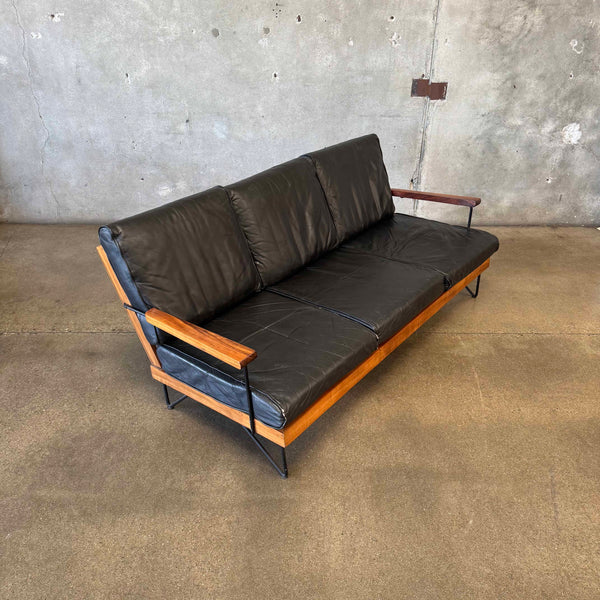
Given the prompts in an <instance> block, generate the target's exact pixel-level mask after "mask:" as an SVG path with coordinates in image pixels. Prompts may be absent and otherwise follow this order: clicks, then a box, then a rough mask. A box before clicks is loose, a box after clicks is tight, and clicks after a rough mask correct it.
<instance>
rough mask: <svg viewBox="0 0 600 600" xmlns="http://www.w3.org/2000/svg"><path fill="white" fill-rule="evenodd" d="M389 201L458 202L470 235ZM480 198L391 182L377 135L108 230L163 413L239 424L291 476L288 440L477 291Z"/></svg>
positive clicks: (113, 269)
mask: <svg viewBox="0 0 600 600" xmlns="http://www.w3.org/2000/svg"><path fill="white" fill-rule="evenodd" d="M393 196H398V197H406V198H417V199H423V200H432V201H437V202H444V203H450V204H458V205H463V206H465V207H468V208H469V222H468V226H467V227H459V226H452V225H447V224H444V223H439V222H436V221H431V220H427V219H421V218H418V217H412V216H408V215H403V214H394V203H393ZM479 202H480V200H479V199H478V198H470V197H461V196H449V195H444V194H431V193H425V192H416V191H409V190H397V189H391V188H390V185H389V181H388V176H387V172H386V169H385V165H384V162H383V156H382V152H381V148H380V145H379V140H378V138H377V136H375V135H373V134H371V135H367V136H364V137H361V138H356V139H354V140H350V141H347V142H343V143H341V144H337V145H335V146H331V147H328V148H325V149H323V150H319V151H317V152H312V153H309V154H307V155H304V156H302V157H300V158H297V159H294V160H291V161H289V162H286V163H284V164H281V165H278V166H276V167H273V168H271V169H269V170H267V171H264V172H262V173H259V174H257V175H254V176H252V177H249V178H247V179H245V180H243V181H240V182H238V183H236V184H233V185H229V186H226V187H215V188H212V189H210V190H207V191H205V192H201V193H199V194H196V195H194V196H190V197H188V198H184V199H182V200H178V201H176V202H172V203H170V204H166V205H164V206H161V207H158V208H156V209H153V210H150V211H147V212H144V213H141V214H139V215H135V216H133V217H129V218H126V219H123V220H121V221H117V222H115V223H112V224H110V225H107V226H104V227H101V228H100V230H99V238H100V246H99V247H98V252H99V253H100V256H101V258H102V261H103V263H104V266H105V267H106V269H107V271H108V273H109V276H110V277H111V280H112V282H113V284H114V285H115V287H116V289H117V292H118V294H119V297H120V299H121V301H122V302H123V304H124V305H125V307H126V308H127V309H128V314H129V317H130V319H131V321H132V324H133V325H134V327H135V329H136V332H137V334H138V336H139V338H140V341H141V342H142V344H143V346H144V349H145V351H146V353H147V355H148V358H149V360H150V363H151V374H152V377H153V378H154V379H156V380H158V381H159V382H161V383H162V384H163V385H164V392H165V400H166V403H167V406H168V407H169V408H173V407H174V406H175V404H178V403H179V402H180V401H181V400H183V399H184V398H185V397H190V398H192V399H194V400H197V401H199V402H201V403H203V404H205V405H207V406H209V407H210V408H213V409H214V410H216V411H218V412H220V413H221V414H223V415H225V416H226V417H228V418H230V419H233V420H234V421H236V422H237V423H239V424H240V425H242V427H243V428H244V430H245V431H246V432H247V433H248V434H249V435H250V437H251V438H252V439H253V441H254V442H255V443H256V444H257V446H258V447H259V449H260V450H261V451H262V452H263V453H264V454H265V456H266V457H267V459H268V460H269V462H271V464H272V465H273V466H274V467H275V469H276V470H277V471H278V473H279V474H280V475H282V476H283V477H286V476H287V463H286V456H285V448H286V446H288V445H289V444H291V443H292V442H293V441H294V439H296V437H298V435H300V434H301V433H302V432H303V431H304V430H305V429H306V428H307V427H309V426H310V425H311V424H312V423H313V422H314V421H315V420H316V419H317V418H318V417H319V416H321V415H322V414H323V413H324V412H325V411H326V410H327V409H328V408H330V407H331V406H332V405H333V404H334V403H335V402H336V401H337V400H339V398H341V397H342V396H343V395H344V394H345V393H346V392H347V391H348V390H349V389H350V388H351V387H352V386H353V385H355V384H356V383H357V382H358V381H360V379H362V377H364V376H365V375H366V374H367V373H368V372H369V371H371V370H372V369H373V368H374V367H375V366H376V365H377V364H379V362H381V361H382V360H383V359H384V358H385V357H386V356H387V355H388V354H389V353H390V352H392V351H393V350H394V349H395V348H396V347H397V346H398V345H399V344H400V343H402V342H403V341H404V340H405V339H406V338H407V337H408V336H409V335H411V334H412V333H413V332H414V331H416V329H418V327H420V326H421V325H422V324H423V323H424V322H425V321H426V320H427V319H428V318H429V317H431V316H432V315H433V314H435V313H436V312H437V311H438V310H439V309H440V308H441V307H442V306H443V305H444V304H446V303H447V302H448V301H449V300H450V299H451V298H452V297H454V296H455V295H456V294H457V293H458V292H459V291H461V290H462V289H463V288H465V287H467V286H468V284H469V283H471V282H472V281H474V280H477V288H476V291H475V292H471V290H470V289H469V288H467V289H468V290H469V291H470V292H471V295H473V296H476V295H477V293H478V290H479V281H480V276H481V273H482V272H483V270H485V269H486V268H487V267H488V265H489V259H490V256H491V255H492V254H493V253H494V252H495V251H496V250H497V249H498V240H497V238H496V237H494V236H493V235H491V234H489V233H487V232H484V231H479V230H475V229H472V228H471V227H470V222H471V215H472V211H473V208H474V207H475V206H477V205H478V204H479ZM168 387H170V388H172V389H174V390H177V391H179V392H180V393H181V394H183V396H182V397H181V398H179V399H178V400H175V401H172V400H171V399H170V397H169V393H168V389H167V388H168ZM257 435H258V436H261V437H263V438H266V439H268V440H270V441H271V442H274V443H275V444H276V445H278V446H279V447H280V448H281V461H282V464H281V466H280V465H279V464H277V462H276V461H275V460H274V458H273V457H272V456H271V454H270V453H269V452H268V450H267V449H266V447H265V446H264V445H263V443H262V442H261V441H260V440H259V438H258V437H257Z"/></svg>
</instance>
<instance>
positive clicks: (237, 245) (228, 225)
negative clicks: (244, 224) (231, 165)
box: [100, 188, 260, 335]
mask: <svg viewBox="0 0 600 600" xmlns="http://www.w3.org/2000/svg"><path fill="white" fill-rule="evenodd" d="M107 229H108V231H107ZM108 240H112V241H113V242H114V243H115V244H116V246H118V248H119V250H120V254H121V256H122V258H123V261H124V263H125V264H126V266H127V270H128V272H129V273H130V275H131V278H132V281H135V285H136V287H137V290H138V292H139V294H138V296H137V297H135V298H136V300H137V301H138V302H139V301H140V300H141V302H143V305H142V306H137V307H136V308H141V309H147V308H151V307H155V308H158V309H160V310H163V311H165V312H167V313H169V314H172V315H174V316H176V317H179V318H181V319H185V320H187V321H193V322H195V323H202V322H203V321H205V320H207V319H210V318H211V317H213V316H214V315H216V314H217V313H219V312H221V311H223V310H225V309H227V308H228V307H230V306H232V305H234V304H237V303H238V302H240V301H241V300H243V299H244V298H246V297H248V296H249V295H250V294H252V293H253V292H255V291H257V290H258V289H259V287H260V280H259V277H258V273H257V271H256V268H255V266H254V263H253V261H252V257H251V255H250V252H249V250H248V246H247V244H246V240H245V239H244V235H243V233H242V231H241V229H240V227H239V225H238V223H237V221H236V218H235V214H234V212H233V209H232V208H231V205H230V204H229V199H228V197H227V193H226V192H225V190H224V189H223V188H213V189H211V190H208V191H206V192H202V193H200V194H196V195H195V196H190V197H189V198H185V199H183V200H178V201H177V202H172V203H170V204H166V205H164V206H161V207H159V208H155V209H153V210H150V211H147V212H144V213H142V214H139V215H136V216H134V217H130V218H128V219H123V220H122V221H117V222H116V223H113V224H111V225H109V226H108V227H107V228H102V230H101V235H100V241H101V243H102V245H103V247H104V248H105V250H107V251H108V249H110V250H111V253H112V255H113V258H114V254H115V252H114V247H112V248H111V245H110V244H109V243H107V241H108ZM116 263H118V261H115V263H113V261H112V260H111V264H112V265H113V267H115V266H117V265H116ZM121 281H122V283H123V280H121ZM130 299H131V301H132V302H133V301H134V298H131V297H130ZM161 335H162V334H161Z"/></svg>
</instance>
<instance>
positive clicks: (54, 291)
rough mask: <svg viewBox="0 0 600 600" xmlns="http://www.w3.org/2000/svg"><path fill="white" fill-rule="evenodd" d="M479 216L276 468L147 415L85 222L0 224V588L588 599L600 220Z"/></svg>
mask: <svg viewBox="0 0 600 600" xmlns="http://www.w3.org/2000/svg"><path fill="white" fill-rule="evenodd" d="M490 230H491V231H493V232H494V233H495V234H496V235H498V237H499V238H500V243H501V249H500V251H499V252H498V253H497V254H496V255H495V257H494V258H493V259H492V266H491V268H490V269H489V270H488V271H487V272H486V273H485V274H484V276H483V278H482V284H481V293H480V296H479V298H477V299H476V300H472V299H471V298H470V297H469V296H468V295H467V294H466V292H463V293H461V294H460V295H459V296H458V297H457V298H455V299H454V300H453V301H452V302H451V303H450V304H448V305H447V306H446V307H445V308H444V309H443V310H442V312H441V313H439V314H438V315H436V316H435V317H434V318H433V319H432V320H431V321H429V322H428V323H427V324H426V326H424V327H423V328H422V329H421V330H419V331H418V332H417V333H416V334H415V335H414V336H413V337H412V338H410V339H409V340H408V341H407V342H406V343H405V344H403V345H402V346H401V347H400V348H399V349H398V350H397V351H396V352H395V353H394V354H393V355H392V356H390V357H389V358H388V359H386V361H384V362H383V363H382V364H381V365H380V366H379V367H378V368H377V369H376V370H375V371H373V372H372V373H371V374H370V375H368V376H367V377H366V378H365V379H364V380H363V381H362V382H361V383H359V384H358V385H357V386H356V387H355V388H354V389H353V390H352V391H351V392H350V393H348V394H347V395H346V396H345V397H344V398H343V399H342V400H341V401H340V402H339V403H338V404H337V405H336V406H335V407H334V408H332V409H331V410H330V411H329V412H328V413H327V414H326V415H325V416H323V417H322V418H321V419H320V420H319V421H318V422H317V423H315V424H314V425H313V426H312V427H311V428H310V429H309V430H308V431H307V432H305V433H304V434H303V435H302V436H301V437H300V438H299V439H298V440H297V441H296V442H295V443H294V444H293V445H292V446H291V447H290V449H289V452H288V456H289V462H290V478H289V480H287V481H284V480H281V479H280V478H279V477H277V476H276V474H275V473H274V472H273V471H272V470H271V469H270V468H269V466H268V465H267V463H266V462H265V461H264V459H263V458H262V457H261V455H259V453H258V452H257V451H256V449H255V448H254V447H253V446H252V445H251V442H250V440H248V439H247V437H246V436H245V435H244V434H243V432H242V431H241V430H240V429H239V427H238V426H236V425H234V424H233V423H232V422H230V421H227V420H226V419H224V418H222V417H221V416H220V415H217V414H215V413H212V412H211V411H210V410H208V409H206V408H204V407H202V406H200V405H198V404H195V403H193V402H191V401H188V402H184V403H183V404H182V405H180V406H179V407H178V408H177V409H176V410H175V411H167V410H165V407H164V403H163V399H162V392H161V388H160V386H159V385H158V384H157V383H155V382H153V381H152V379H151V378H150V376H149V369H148V364H147V360H146V357H145V354H144V353H143V350H142V348H141V346H140V345H139V343H138V341H137V339H136V337H135V335H134V334H133V333H132V330H131V328H130V325H129V322H128V320H127V317H126V315H125V314H124V310H123V309H122V308H120V306H119V302H118V300H117V298H116V295H115V292H114V291H113V289H112V287H111V285H110V283H109V281H108V278H107V276H106V274H105V273H104V271H103V269H102V267H101V265H100V262H99V260H98V258H97V256H96V254H95V250H94V246H95V244H96V238H95V228H93V227H85V226H84V227H76V226H28V225H21V226H19V225H3V226H0V255H1V259H0V263H1V266H0V307H1V308H0V330H1V331H2V332H3V334H2V335H0V361H1V362H0V371H1V375H0V391H1V394H2V403H1V407H0V421H1V436H0V541H1V549H0V597H1V598H7V599H8V598H18V599H28V598H45V599H53V598H57V599H59V598H60V599H64V598H107V599H108V598H110V599H113V598H160V599H165V598H169V599H170V598H185V599H194V598H215V599H228V598H236V599H237V598H239V599H245V598H249V599H254V598H277V599H287V598H294V599H296V598H327V599H329V598H333V599H363V598H364V599H369V600H371V599H375V598H386V599H387V598H389V599H397V598H411V599H412V598H417V599H420V598H443V599H453V598H460V599H463V598H481V599H489V598H503V599H515V598H526V599H530V598H569V599H574V598H600V231H597V230H596V229H591V228H590V229H583V228H578V229H575V228H573V229H566V228H564V229H557V228H523V229H516V228H494V229H491V228H490Z"/></svg>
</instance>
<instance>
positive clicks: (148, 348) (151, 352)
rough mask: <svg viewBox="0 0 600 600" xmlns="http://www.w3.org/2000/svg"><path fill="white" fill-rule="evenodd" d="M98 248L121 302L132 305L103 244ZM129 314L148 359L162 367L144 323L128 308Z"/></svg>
mask: <svg viewBox="0 0 600 600" xmlns="http://www.w3.org/2000/svg"><path fill="white" fill-rule="evenodd" d="M96 250H97V252H98V254H99V255H100V260H101V261H102V264H103V265H104V268H105V269H106V272H107V273H108V276H109V277H110V280H111V282H112V284H113V286H114V288H115V289H116V290H117V294H118V296H119V300H121V302H122V303H123V304H129V305H131V302H130V301H129V298H128V297H127V294H126V293H125V290H124V289H123V287H122V286H121V284H120V283H119V280H118V279H117V276H116V275H115V272H114V270H113V268H112V265H111V264H110V261H109V260H108V256H106V252H105V251H104V248H103V247H102V246H96ZM127 316H128V317H129V320H130V321H131V323H132V324H133V328H134V329H135V332H136V333H137V336H138V338H140V342H141V343H142V346H143V348H144V350H145V352H146V354H147V355H148V359H149V360H150V363H151V364H152V365H154V366H156V367H160V360H158V356H157V355H156V348H155V347H154V346H153V345H152V344H151V343H150V342H149V341H148V339H147V338H146V334H145V333H144V330H143V329H142V325H141V323H140V321H139V319H138V317H137V315H136V314H135V313H133V312H131V311H130V310H128V311H127Z"/></svg>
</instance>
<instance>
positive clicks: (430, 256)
mask: <svg viewBox="0 0 600 600" xmlns="http://www.w3.org/2000/svg"><path fill="white" fill-rule="evenodd" d="M342 247H343V248H346V249H349V250H355V251H360V252H363V253H366V254H370V255H373V256H383V257H386V258H390V259H394V260H398V261H404V262H408V263H412V264H415V265H416V264H418V265H422V266H425V267H428V268H431V269H433V270H436V271H438V272H439V273H442V274H443V275H444V276H445V277H446V278H447V280H448V282H447V284H448V286H452V285H454V284H455V283H458V282H459V281H460V280H461V279H463V278H464V277H466V276H467V275H468V274H469V273H470V272H471V271H473V270H474V269H475V268H477V267H478V266H479V265H480V264H481V263H482V262H484V261H485V260H486V259H488V258H489V257H490V256H491V255H492V254H493V253H494V252H496V250H498V238H497V237H496V236H494V235H492V234H491V233H487V232H486V231H479V230H477V229H470V230H467V228H466V227H459V226H456V225H448V224H446V223H440V222H438V221H431V220H429V219H421V218H419V217H413V216H410V215H404V214H400V213H396V214H395V215H393V217H391V218H389V219H384V220H382V221H380V222H379V223H377V224H375V225H373V226H372V227H370V228H369V229H367V230H366V231H365V232H363V233H360V234H358V235H357V236H355V237H353V238H351V239H350V240H348V241H347V242H346V243H344V245H343V246H342Z"/></svg>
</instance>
